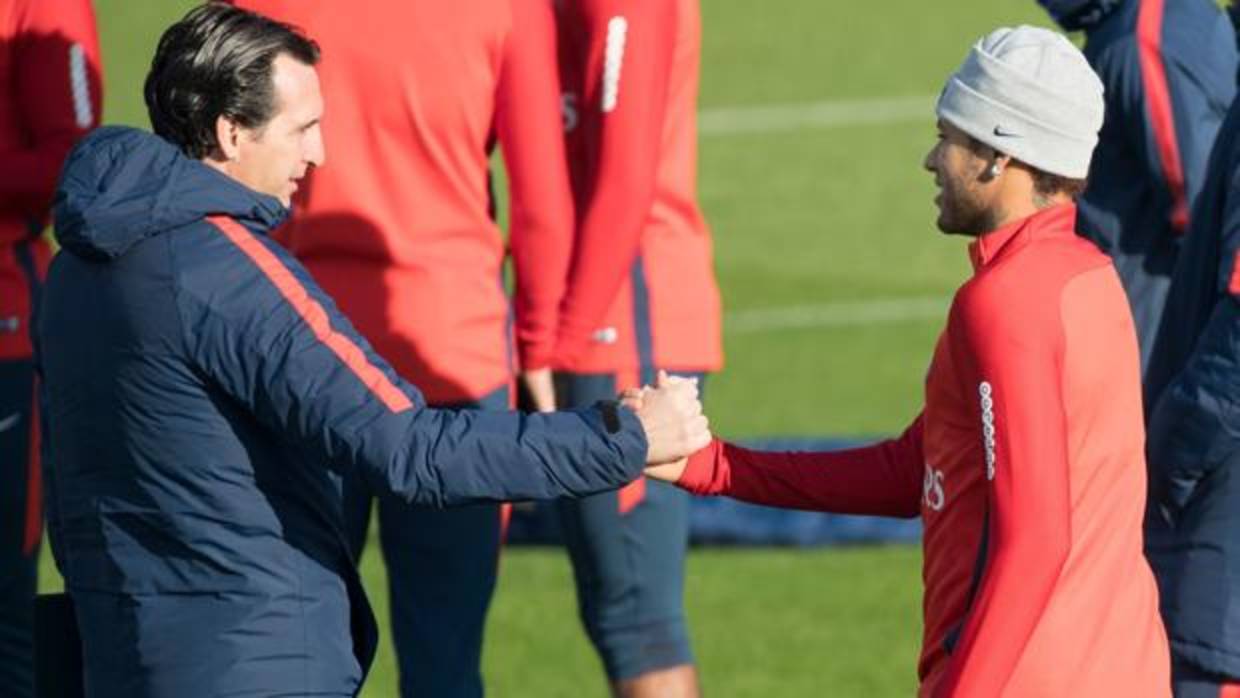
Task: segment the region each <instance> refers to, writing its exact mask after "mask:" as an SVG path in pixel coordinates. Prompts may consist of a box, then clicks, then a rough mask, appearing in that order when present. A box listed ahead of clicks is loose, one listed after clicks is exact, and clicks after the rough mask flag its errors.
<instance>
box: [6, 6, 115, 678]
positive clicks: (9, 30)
mask: <svg viewBox="0 0 1240 698" xmlns="http://www.w3.org/2000/svg"><path fill="white" fill-rule="evenodd" d="M100 85H101V78H100V67H99V40H98V37H97V35H96V31H95V15H94V11H93V10H92V9H91V6H90V2H88V0H4V1H3V2H0V94H3V95H4V97H3V98H2V99H0V192H2V193H0V686H3V687H4V694H5V695H6V696H15V697H18V698H20V697H21V696H29V695H33V686H32V683H33V674H32V662H33V654H32V653H33V642H32V639H31V625H32V621H33V606H32V604H33V600H34V593H35V588H36V575H37V571H38V551H39V543H40V541H41V539H42V537H43V515H42V499H43V495H42V487H41V477H40V473H39V457H38V452H39V426H38V418H37V415H38V412H37V410H36V409H35V406H34V405H35V397H34V395H35V382H34V381H35V370H34V361H33V358H32V349H31V344H30V324H31V322H30V319H31V314H32V313H33V311H34V308H35V307H36V306H37V304H38V296H39V288H40V286H41V284H42V279H43V276H44V274H45V273H46V271H47V264H48V261H49V259H50V258H51V249H50V248H49V246H48V243H47V241H46V240H45V239H43V237H42V234H43V228H44V227H45V226H46V225H47V223H48V209H49V207H50V206H51V203H52V192H53V191H54V190H55V188H56V179H57V177H59V175H60V167H61V164H62V163H63V162H64V159H65V156H66V155H67V154H68V152H69V148H70V147H71V146H72V145H73V144H74V142H76V141H77V139H78V138H79V137H81V136H82V135H83V134H85V133H86V132H87V131H89V130H90V129H92V128H94V127H95V126H97V125H98V124H99V112H100V99H101V96H100Z"/></svg>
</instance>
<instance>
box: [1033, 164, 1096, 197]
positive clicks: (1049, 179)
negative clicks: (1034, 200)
mask: <svg viewBox="0 0 1240 698" xmlns="http://www.w3.org/2000/svg"><path fill="white" fill-rule="evenodd" d="M1029 174H1030V175H1032V176H1033V191H1034V193H1035V194H1038V195H1040V196H1054V195H1056V194H1063V195H1065V196H1067V197H1068V198H1070V199H1076V198H1077V197H1079V196H1080V195H1081V194H1082V193H1084V192H1085V186H1086V185H1087V184H1088V182H1087V181H1085V180H1083V179H1075V178H1072V177H1064V176H1062V175H1057V174H1051V173H1050V172H1043V171H1042V170H1039V169H1038V168H1036V167H1030V168H1029Z"/></svg>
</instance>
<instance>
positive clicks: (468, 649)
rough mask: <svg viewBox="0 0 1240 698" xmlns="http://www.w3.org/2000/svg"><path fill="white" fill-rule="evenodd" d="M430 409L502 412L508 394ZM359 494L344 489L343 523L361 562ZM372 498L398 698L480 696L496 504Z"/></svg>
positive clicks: (365, 496) (352, 486) (495, 563)
mask: <svg viewBox="0 0 1240 698" xmlns="http://www.w3.org/2000/svg"><path fill="white" fill-rule="evenodd" d="M436 407H449V408H462V409H499V410H506V409H508V408H509V392H508V391H507V390H499V391H496V392H494V393H491V394H490V395H487V396H486V397H484V398H482V399H481V400H479V401H478V402H474V403H467V404H460V405H436ZM359 489H361V488H359V486H358V483H357V482H356V481H350V482H349V483H346V487H345V490H346V497H345V501H346V505H345V517H346V520H347V521H349V529H350V538H351V540H350V544H351V545H353V546H355V547H354V550H355V551H356V552H357V553H358V557H359V559H360V551H361V546H362V545H364V543H365V535H366V534H365V526H366V524H367V523H368V519H369V516H370V508H369V502H370V494H369V493H368V492H366V493H360V492H359V491H358V490H359ZM377 499H378V503H379V504H378V506H379V542H380V546H381V548H382V550H383V559H384V562H385V564H386V567H387V574H388V592H389V608H390V615H389V620H390V622H391V627H392V642H393V644H394V646H395V649H396V657H397V663H398V666H399V667H400V694H401V695H402V696H405V698H414V697H416V698H441V697H442V698H480V697H481V696H482V695H483V692H484V691H483V684H482V671H481V661H482V639H483V631H484V629H485V624H486V614H487V610H488V608H489V607H490V604H491V596H492V595H493V593H494V591H495V583H496V577H497V575H498V572H499V552H500V528H501V522H500V505H498V504H478V505H474V506H468V507H460V508H453V509H432V508H427V507H415V506H411V505H409V504H406V503H404V502H402V501H399V500H396V499H393V498H391V497H387V496H380V497H378V498H377ZM359 530H360V533H359Z"/></svg>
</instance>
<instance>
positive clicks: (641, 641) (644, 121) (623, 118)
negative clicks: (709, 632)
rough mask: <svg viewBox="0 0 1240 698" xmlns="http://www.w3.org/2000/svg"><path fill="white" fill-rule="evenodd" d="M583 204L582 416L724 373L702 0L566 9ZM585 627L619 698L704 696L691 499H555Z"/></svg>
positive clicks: (575, 332) (641, 487)
mask: <svg viewBox="0 0 1240 698" xmlns="http://www.w3.org/2000/svg"><path fill="white" fill-rule="evenodd" d="M556 8H557V10H556V13H557V14H556V21H557V28H558V37H559V58H560V78H561V83H562V89H563V90H564V95H563V103H562V108H563V111H564V125H565V130H566V136H565V137H566V143H567V151H568V153H567V154H568V162H569V171H570V175H571V179H572V184H573V195H574V201H575V203H576V223H577V225H576V234H575V236H574V245H573V255H572V265H571V268H570V270H569V274H568V286H567V288H566V290H565V294H564V300H563V302H562V303H561V305H560V317H559V325H558V330H557V333H556V344H555V355H554V359H553V360H552V365H553V366H554V368H555V370H556V372H557V375H556V387H557V397H558V398H559V399H560V401H561V403H562V404H564V405H566V406H567V405H584V404H590V403H592V402H594V401H595V400H598V399H601V398H604V397H606V396H608V395H612V394H614V393H615V391H616V389H618V388H619V389H623V388H629V387H634V386H637V385H642V384H649V383H652V382H653V381H654V375H655V373H656V371H658V370H667V371H670V372H674V373H678V374H681V375H690V376H697V377H699V379H701V378H704V376H705V374H706V373H707V372H710V371H715V370H718V369H719V368H720V367H721V365H722V363H723V351H722V341H721V336H720V299H719V290H718V288H717V286H716V284H715V276H714V269H713V260H712V250H711V237H710V231H709V229H708V227H707V225H706V221H705V219H704V217H703V215H702V211H701V209H700V207H699V206H698V202H697V191H696V188H697V187H696V180H697V93H698V74H699V63H700V50H701V19H700V16H699V8H698V0H668V1H661V0H563V1H562V2H557V3H556ZM558 506H559V508H560V515H561V521H562V523H563V529H564V534H565V540H566V542H567V544H568V549H569V553H570V556H571V558H572V562H573V568H574V573H575V576H576V582H577V596H578V605H579V607H580V613H581V617H582V621H583V623H584V625H585V627H586V631H587V633H588V634H589V636H590V639H591V641H592V642H593V644H594V646H595V649H596V650H597V651H598V653H599V655H600V656H601V658H602V660H603V664H604V667H605V669H606V672H607V675H608V677H609V679H610V680H611V682H612V689H613V692H614V693H615V694H616V695H620V696H653V695H658V696H693V695H697V693H698V689H697V676H696V671H695V669H694V666H693V654H692V651H691V647H690V641H689V633H688V630H687V628H686V625H685V617H684V604H683V588H684V556H685V550H686V547H687V545H688V498H687V497H686V496H685V494H684V493H683V492H679V491H677V490H676V489H675V488H672V487H668V486H667V485H665V484H663V483H658V482H654V483H649V484H647V483H646V482H645V481H644V480H639V481H638V482H636V483H634V484H633V485H630V486H629V487H627V488H625V489H623V490H621V491H619V492H618V493H605V494H602V495H598V496H595V497H589V498H586V499H584V500H581V501H577V502H568V501H563V502H560V503H559V505H558Z"/></svg>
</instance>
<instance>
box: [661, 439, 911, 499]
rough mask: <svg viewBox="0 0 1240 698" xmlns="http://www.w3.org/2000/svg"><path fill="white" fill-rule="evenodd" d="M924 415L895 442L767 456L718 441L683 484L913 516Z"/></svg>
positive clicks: (697, 458) (701, 490) (700, 455)
mask: <svg viewBox="0 0 1240 698" xmlns="http://www.w3.org/2000/svg"><path fill="white" fill-rule="evenodd" d="M921 436H922V418H921V417H920V416H919V417H918V418H917V419H916V420H915V421H914V422H913V424H912V425H911V426H909V428H908V429H906V430H905V431H904V433H903V434H902V435H901V436H900V437H899V438H897V439H891V440H889V441H884V442H882V443H878V444H874V445H873V446H866V447H864V448H854V449H849V450H845V451H833V452H829V453H764V452H760V451H750V450H748V449H745V448H741V447H740V446H735V445H733V444H729V443H725V442H723V441H719V440H715V441H713V442H712V443H711V444H710V446H708V447H706V448H704V449H702V450H701V451H699V452H697V453H695V454H694V455H693V457H691V458H690V459H689V464H688V466H687V467H686V468H685V471H684V473H683V474H682V475H681V477H680V480H679V481H677V483H676V484H677V485H678V486H680V487H682V488H684V489H686V490H689V491H690V492H693V493H694V494H700V495H706V494H712V495H713V494H724V495H727V496H729V497H732V498H734V499H740V500H743V501H746V502H753V503H754V504H765V505H767V506H777V507H785V508H790V509H812V510H817V511H832V512H838V513H845V514H871V515H876V516H900V517H906V518H911V517H914V516H917V514H918V513H919V511H920V502H921V495H922V472H923V468H924V466H923V459H922V447H921Z"/></svg>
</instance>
